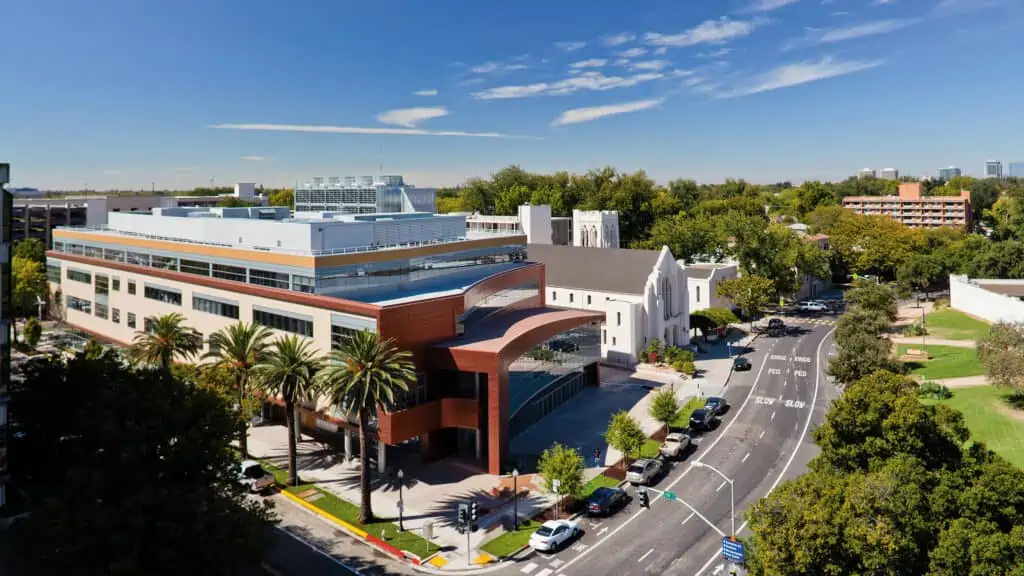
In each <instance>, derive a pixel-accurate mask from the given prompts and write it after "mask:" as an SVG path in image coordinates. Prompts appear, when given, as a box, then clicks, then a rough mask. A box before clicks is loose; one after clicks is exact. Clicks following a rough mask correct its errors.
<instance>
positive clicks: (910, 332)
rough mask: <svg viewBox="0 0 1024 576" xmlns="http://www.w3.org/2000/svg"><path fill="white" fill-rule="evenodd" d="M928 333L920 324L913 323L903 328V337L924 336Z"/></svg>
mask: <svg viewBox="0 0 1024 576" xmlns="http://www.w3.org/2000/svg"><path fill="white" fill-rule="evenodd" d="M927 333H928V330H926V329H925V327H924V325H923V324H921V323H920V322H914V323H913V324H911V325H909V326H907V327H905V328H903V335H904V336H924V335H925V334H927Z"/></svg>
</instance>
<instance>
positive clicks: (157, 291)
mask: <svg viewBox="0 0 1024 576" xmlns="http://www.w3.org/2000/svg"><path fill="white" fill-rule="evenodd" d="M143 294H144V295H145V296H146V298H149V299H150V300H156V301H157V302H163V303H164V304H174V305H175V306H181V292H172V291H170V290H164V289H163V288H157V287H155V286H150V285H149V284H146V286H145V291H144V292H143Z"/></svg>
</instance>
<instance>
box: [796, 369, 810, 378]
mask: <svg viewBox="0 0 1024 576" xmlns="http://www.w3.org/2000/svg"><path fill="white" fill-rule="evenodd" d="M793 375H794V376H800V377H803V376H807V372H804V371H803V370H794V371H793Z"/></svg>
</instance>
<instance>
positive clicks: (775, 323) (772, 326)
mask: <svg viewBox="0 0 1024 576" xmlns="http://www.w3.org/2000/svg"><path fill="white" fill-rule="evenodd" d="M768 329H769V330H785V329H786V323H785V322H783V321H782V318H772V319H771V320H768Z"/></svg>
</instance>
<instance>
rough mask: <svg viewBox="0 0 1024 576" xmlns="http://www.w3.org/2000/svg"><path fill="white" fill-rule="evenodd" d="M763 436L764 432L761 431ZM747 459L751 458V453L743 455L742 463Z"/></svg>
mask: <svg viewBox="0 0 1024 576" xmlns="http://www.w3.org/2000/svg"><path fill="white" fill-rule="evenodd" d="M761 434H764V430H762V431H761ZM747 458H750V452H747V453H746V454H744V455H743V459H742V460H740V462H746V461H747Z"/></svg>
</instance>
